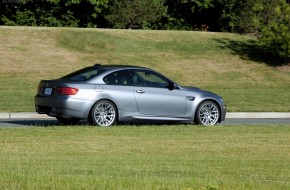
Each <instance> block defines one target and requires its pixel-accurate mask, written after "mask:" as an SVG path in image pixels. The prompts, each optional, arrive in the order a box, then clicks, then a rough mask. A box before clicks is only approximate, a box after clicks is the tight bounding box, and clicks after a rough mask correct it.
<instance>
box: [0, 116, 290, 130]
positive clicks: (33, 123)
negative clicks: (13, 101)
mask: <svg viewBox="0 0 290 190" xmlns="http://www.w3.org/2000/svg"><path fill="white" fill-rule="evenodd" d="M80 125H88V124H87V122H86V121H81V122H80ZM219 125H230V126H234V125H290V118H284V119H283V118H279V119H244V118H243V119H237V118H235V119H226V121H224V122H222V123H221V124H219ZM49 126H61V125H60V124H59V123H58V121H57V120H56V119H54V118H52V119H0V127H1V128H4V127H49Z"/></svg>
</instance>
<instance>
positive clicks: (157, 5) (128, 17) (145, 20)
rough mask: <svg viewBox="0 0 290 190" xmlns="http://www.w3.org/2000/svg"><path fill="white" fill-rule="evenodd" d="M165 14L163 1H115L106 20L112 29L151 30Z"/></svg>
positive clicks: (165, 9) (165, 8)
mask: <svg viewBox="0 0 290 190" xmlns="http://www.w3.org/2000/svg"><path fill="white" fill-rule="evenodd" d="M166 13H167V7H166V6H164V0H115V1H113V2H112V5H111V6H110V14H108V16H106V19H107V20H108V21H109V23H111V24H112V25H113V27H114V28H151V26H152V25H154V24H155V23H156V22H158V21H160V20H161V19H162V17H164V16H166Z"/></svg>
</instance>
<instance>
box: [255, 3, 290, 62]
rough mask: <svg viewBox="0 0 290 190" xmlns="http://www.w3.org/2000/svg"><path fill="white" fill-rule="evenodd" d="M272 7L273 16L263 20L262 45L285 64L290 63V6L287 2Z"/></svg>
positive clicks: (267, 16)
mask: <svg viewBox="0 0 290 190" xmlns="http://www.w3.org/2000/svg"><path fill="white" fill-rule="evenodd" d="M279 2H280V4H279V5H277V6H274V7H272V11H269V10H267V11H268V12H271V14H269V15H270V16H269V15H266V16H265V17H266V18H265V17H264V18H263V19H264V20H263V25H262V29H261V37H260V43H261V44H262V45H263V46H264V47H265V51H266V52H267V53H269V54H272V55H273V56H275V57H276V58H278V59H283V60H284V62H289V56H290V5H289V4H287V3H286V2H285V1H283V0H281V1H279Z"/></svg>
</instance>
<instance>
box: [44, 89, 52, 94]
mask: <svg viewBox="0 0 290 190" xmlns="http://www.w3.org/2000/svg"><path fill="white" fill-rule="evenodd" d="M51 93H52V88H45V89H44V94H45V95H51Z"/></svg>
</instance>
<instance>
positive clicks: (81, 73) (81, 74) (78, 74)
mask: <svg viewBox="0 0 290 190" xmlns="http://www.w3.org/2000/svg"><path fill="white" fill-rule="evenodd" d="M104 71H105V69H100V68H95V67H87V68H84V69H81V70H78V71H75V72H73V73H70V74H68V75H66V76H64V77H61V79H66V80H73V81H86V80H88V79H91V78H92V77H94V76H97V75H98V74H100V73H102V72H104Z"/></svg>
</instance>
